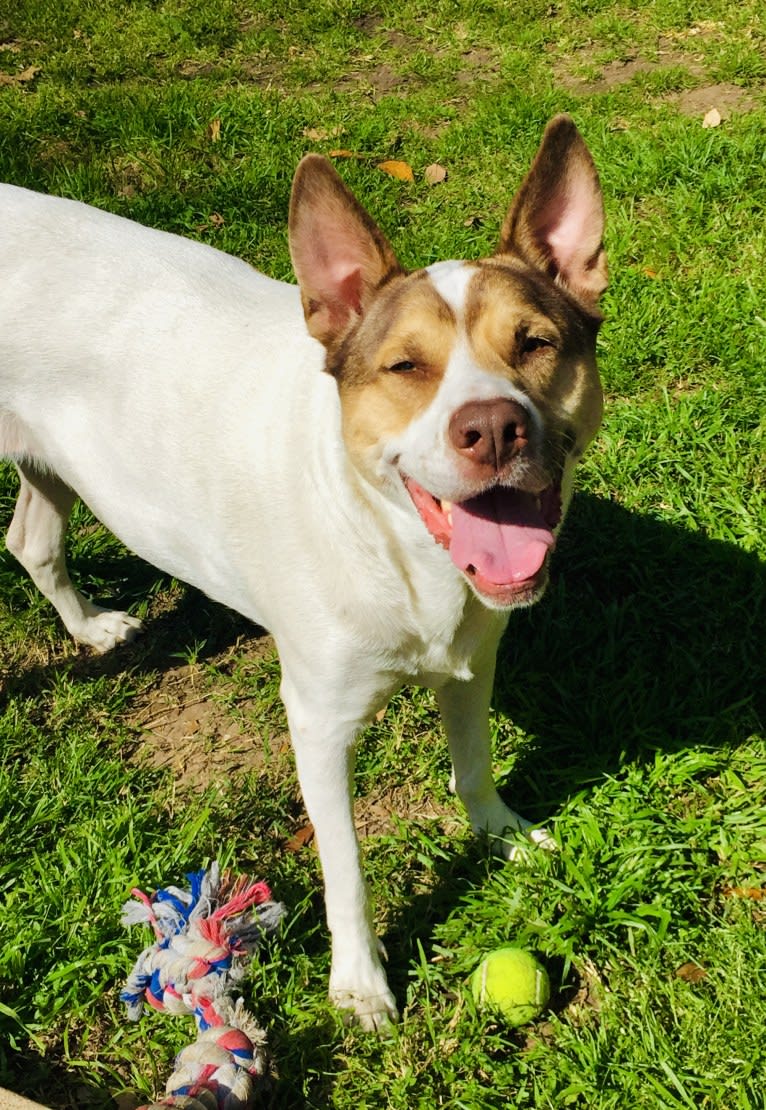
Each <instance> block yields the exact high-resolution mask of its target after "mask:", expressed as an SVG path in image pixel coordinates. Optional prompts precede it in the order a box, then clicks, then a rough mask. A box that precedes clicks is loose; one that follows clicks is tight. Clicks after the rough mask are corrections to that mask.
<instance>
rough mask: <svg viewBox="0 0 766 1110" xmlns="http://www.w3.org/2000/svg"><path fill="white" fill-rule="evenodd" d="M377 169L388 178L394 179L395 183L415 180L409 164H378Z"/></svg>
mask: <svg viewBox="0 0 766 1110" xmlns="http://www.w3.org/2000/svg"><path fill="white" fill-rule="evenodd" d="M378 169H379V170H382V171H383V173H387V174H388V175H389V177H395V178H396V179H397V181H414V180H415V174H414V173H413V172H412V166H411V165H410V164H409V162H397V161H389V162H378Z"/></svg>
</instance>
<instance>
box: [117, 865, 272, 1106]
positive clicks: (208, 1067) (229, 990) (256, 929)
mask: <svg viewBox="0 0 766 1110" xmlns="http://www.w3.org/2000/svg"><path fill="white" fill-rule="evenodd" d="M187 879H188V880H189V883H190V887H189V889H188V890H184V889H181V888H179V887H175V886H170V887H167V888H166V889H165V890H159V891H157V892H156V893H155V894H153V895H152V896H151V898H150V897H148V896H147V895H146V894H144V893H143V892H142V891H140V890H134V891H132V893H133V896H134V898H135V899H136V901H131V902H126V903H125V905H124V906H123V913H122V923H123V924H124V925H134V924H137V923H139V922H143V923H148V924H149V925H151V927H152V928H153V930H154V934H155V937H156V940H155V942H154V944H152V945H150V946H149V947H148V948H145V949H144V951H143V952H142V953H141V955H140V956H139V957H138V960H137V961H136V964H135V967H134V968H133V970H132V972H131V973H130V976H129V977H128V981H127V983H126V984H125V987H124V989H123V990H122V992H121V994H120V998H121V999H122V1001H123V1002H125V1004H126V1005H127V1008H128V1018H129V1019H130V1020H131V1021H137V1020H138V1019H139V1018H140V1016H141V1013H142V1011H143V1007H144V1003H145V1002H146V1003H148V1004H149V1005H150V1006H152V1007H153V1008H154V1009H155V1010H161V1011H165V1012H168V1013H175V1014H192V1015H193V1016H194V1019H195V1022H196V1024H197V1031H198V1035H197V1039H196V1041H195V1042H194V1043H193V1044H191V1045H188V1046H187V1047H186V1048H184V1049H183V1050H182V1051H181V1052H180V1053H179V1054H178V1056H177V1057H176V1063H175V1071H174V1072H173V1075H172V1076H171V1077H170V1079H169V1080H168V1083H167V1087H166V1091H167V1094H166V1097H165V1098H163V1099H162V1100H161V1101H160V1102H156V1103H153V1104H152V1107H150V1108H142V1110H154V1108H155V1107H156V1108H160V1107H167V1106H175V1107H179V1108H185V1110H246V1107H248V1106H250V1104H251V1102H252V1098H253V1094H254V1090H255V1086H256V1084H257V1083H259V1082H262V1081H263V1080H264V1079H266V1078H267V1076H268V1073H269V1060H268V1053H267V1049H266V1034H265V1033H264V1031H263V1030H262V1029H261V1028H260V1027H259V1026H258V1024H257V1022H256V1020H255V1018H254V1017H253V1016H252V1015H251V1014H249V1013H248V1011H247V1010H246V1009H245V1007H244V1004H243V1002H242V999H241V998H236V999H235V998H234V997H233V993H234V988H235V987H236V984H237V983H238V982H239V981H240V980H241V979H242V977H243V975H244V973H245V969H246V966H247V963H248V961H249V959H250V957H251V956H252V955H253V953H254V952H255V951H256V950H257V948H258V947H259V945H260V943H261V941H262V940H263V939H264V938H265V937H266V936H268V935H269V934H271V933H273V932H274V931H275V930H276V929H277V927H278V925H279V922H280V920H281V918H282V916H283V915H284V912H285V911H284V906H282V904H281V903H279V902H274V901H273V900H272V898H271V891H270V890H269V888H268V886H267V885H266V884H265V883H262V882H253V881H252V880H250V879H248V878H247V877H245V876H240V877H239V878H237V879H234V878H233V876H232V875H231V874H230V873H229V872H223V873H221V871H220V869H219V867H218V864H217V863H214V864H213V865H212V866H211V867H210V869H209V870H208V871H197V872H194V873H192V874H190V875H187Z"/></svg>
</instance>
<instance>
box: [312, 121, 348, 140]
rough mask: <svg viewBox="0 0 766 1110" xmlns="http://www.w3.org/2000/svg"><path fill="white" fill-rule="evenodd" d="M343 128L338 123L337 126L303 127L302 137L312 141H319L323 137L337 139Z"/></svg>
mask: <svg viewBox="0 0 766 1110" xmlns="http://www.w3.org/2000/svg"><path fill="white" fill-rule="evenodd" d="M343 130H344V129H343V128H342V127H341V126H340V124H338V126H337V127H304V129H303V137H304V138H305V139H311V141H312V142H314V143H320V142H322V140H323V139H337V138H338V136H339V135H342V134H343Z"/></svg>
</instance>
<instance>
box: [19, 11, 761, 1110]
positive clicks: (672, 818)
mask: <svg viewBox="0 0 766 1110" xmlns="http://www.w3.org/2000/svg"><path fill="white" fill-rule="evenodd" d="M762 14H763V13H762V5H761V4H760V3H759V2H757V0H742V2H741V3H739V4H737V5H734V6H733V5H731V4H724V3H723V0H712V2H710V3H707V4H702V3H699V2H698V0H687V2H685V3H683V4H682V3H680V2H679V0H654V2H652V3H647V4H641V5H638V4H627V3H626V4H619V3H615V2H613V0H560V2H559V3H557V4H554V5H551V4H549V3H548V0H545V2H542V0H524V2H523V3H520V4H514V5H509V4H503V3H500V2H498V0H487V2H483V3H481V2H480V3H475V4H468V3H463V2H462V0H437V2H436V4H435V5H434V6H431V7H428V8H426V7H425V6H424V5H420V4H417V3H415V2H414V0H399V2H398V3H396V4H394V3H390V2H389V0H378V2H374V0H365V2H362V0H360V2H347V3H341V2H340V0H317V2H316V3H315V4H313V5H311V6H308V5H303V4H300V3H297V2H295V0H283V2H282V3H281V4H277V3H275V2H274V0H260V2H259V3H257V4H256V3H254V2H253V0H250V2H248V0H216V2H215V3H213V2H212V0H196V2H192V0H165V2H162V0H131V2H130V3H125V2H124V0H122V2H120V3H118V2H117V0H98V2H96V0H60V2H54V0H23V2H21V3H19V4H9V3H8V0H6V3H5V4H0V178H1V179H3V180H8V181H12V182H14V183H16V184H20V185H26V186H29V187H31V188H34V189H38V190H42V191H46V192H51V193H55V194H59V195H63V196H70V197H75V198H78V199H81V200H86V201H89V202H91V203H94V204H96V205H99V206H101V207H104V208H108V209H110V210H111V211H114V212H117V213H119V214H121V215H125V216H129V217H131V218H133V219H135V220H138V221H140V222H142V223H145V224H148V225H151V226H154V227H160V228H164V229H167V230H171V231H175V232H179V233H181V234H184V235H189V236H192V237H195V238H198V239H201V240H203V241H205V242H208V243H211V244H213V245H214V246H217V247H220V248H222V249H225V250H228V251H230V252H232V253H235V254H237V255H239V256H241V257H243V258H245V259H246V260H247V261H249V262H251V263H253V264H255V265H257V266H258V267H259V268H261V269H263V270H265V271H266V272H268V273H270V274H272V275H273V276H275V277H280V278H290V276H291V269H290V262H289V255H288V251H287V240H286V230H285V229H286V216H287V203H288V196H289V188H290V181H291V177H292V173H293V170H294V168H295V165H296V164H297V162H298V160H299V158H300V156H301V155H302V154H303V153H305V152H306V151H308V150H318V151H320V152H323V153H326V154H330V156H331V157H332V158H333V160H334V162H335V164H336V166H337V168H338V169H339V171H340V172H341V173H342V175H343V177H344V178H345V179H346V180H347V181H348V182H349V183H350V185H351V186H352V187H353V189H354V190H355V192H356V193H357V195H358V196H359V197H360V198H361V199H362V201H363V203H364V204H365V205H366V206H367V207H368V208H369V209H370V211H371V212H372V213H373V214H374V215H375V216H376V218H377V219H379V221H380V223H381V225H382V226H383V227H384V228H385V230H386V231H387V233H388V234H389V236H390V238H391V240H392V242H393V245H394V247H395V248H396V250H397V252H398V253H399V255H400V257H401V259H402V261H403V262H404V263H405V264H406V265H409V266H413V267H414V266H420V265H424V264H427V263H429V262H432V261H434V260H436V259H439V258H449V257H479V256H481V255H482V254H485V253H487V252H489V251H491V250H492V248H493V246H494V243H495V241H496V238H497V234H498V229H499V226H500V223H501V221H502V217H503V214H504V211H505V208H506V206H507V203H508V201H509V200H510V198H511V196H512V195H513V192H514V189H515V188H516V186H517V185H518V183H519V181H520V179H521V177H522V175H523V173H524V170H525V168H526V166H527V165H528V163H529V161H530V159H531V157H532V154H533V152H534V150H535V148H536V146H537V143H538V141H539V138H540V135H541V134H542V130H543V127H544V125H545V122H546V120H547V119H548V118H550V117H551V116H552V115H553V114H555V113H556V112H558V111H562V110H563V111H569V112H571V113H572V114H573V116H574V117H575V119H576V122H577V124H578V126H579V127H580V129H581V130H582V132H583V134H584V136H585V138H586V140H587V142H588V144H589V146H590V148H591V150H592V152H593V155H594V158H595V161H596V163H597V165H598V167H599V171H600V174H601V180H602V185H603V188H604V193H605V200H606V208H607V218H608V232H607V249H608V253H609V258H610V270H611V286H610V289H609V291H608V293H607V295H606V298H605V311H606V317H607V318H606V323H605V325H604V327H603V329H602V332H601V335H600V338H599V352H600V365H601V370H602V375H603V379H604V384H605V390H606V397H607V406H606V414H605V419H604V425H603V428H602V431H601V432H600V434H599V436H598V438H597V440H596V442H595V444H594V445H593V447H592V448H591V449H590V452H589V454H588V455H587V457H586V459H585V460H584V461H583V463H582V465H581V468H580V479H579V492H578V494H577V496H576V499H575V501H574V504H573V508H572V510H571V513H570V517H569V519H568V521H567V525H566V528H565V531H564V534H563V536H562V539H561V542H560V544H559V546H558V549H557V553H556V557H555V565H554V575H553V581H552V585H551V588H550V590H549V592H548V594H547V596H546V598H545V599H544V601H543V602H542V603H541V604H540V605H538V606H537V607H536V609H534V610H530V611H526V612H523V613H520V614H518V615H515V616H514V617H513V619H512V621H511V624H510V627H509V631H508V634H507V637H506V639H505V641H504V643H503V646H502V649H501V657H500V666H499V671H498V679H497V687H496V693H495V700H494V717H493V731H494V740H495V748H494V754H495V764H496V768H497V774H498V776H499V779H500V781H501V783H502V788H503V793H504V794H505V796H506V797H507V798H508V800H509V802H510V803H511V804H512V805H515V807H516V808H518V809H519V810H520V811H521V812H523V813H525V814H526V815H528V816H531V817H532V818H534V819H536V820H545V821H546V822H547V823H548V825H549V827H550V828H551V829H552V830H553V832H554V834H555V837H556V839H557V841H558V843H559V844H560V845H561V850H560V851H559V852H557V853H555V854H546V853H542V852H538V853H532V854H531V855H530V856H529V858H528V859H527V860H526V861H525V862H523V863H521V864H519V865H517V866H510V865H503V864H501V863H500V862H498V861H496V860H494V859H492V858H490V857H489V856H488V854H487V852H486V849H485V847H484V846H483V845H482V844H480V843H477V842H476V841H475V840H474V839H473V838H472V836H471V834H470V830H469V829H468V827H467V823H466V821H465V819H464V817H463V814H462V812H461V811H460V810H459V808H458V806H457V803H456V802H455V801H454V800H453V799H452V797H451V796H450V794H449V792H448V789H447V779H448V775H449V759H448V756H447V752H446V748H445V745H444V744H443V741H442V738H441V735H440V729H439V723H438V718H437V713H436V709H435V704H434V702H433V699H432V698H431V696H430V695H429V694H426V693H424V692H422V691H417V690H407V691H405V692H404V693H402V694H401V695H399V696H397V697H396V698H395V699H394V701H393V702H392V703H391V704H390V706H389V707H388V709H387V711H386V714H385V716H384V717H383V718H382V719H381V720H379V721H377V722H376V723H375V724H374V726H373V727H372V728H371V729H370V730H369V732H368V733H367V734H366V735H365V737H364V738H363V741H362V743H361V746H360V753H359V769H358V775H357V797H358V824H359V828H360V832H361V833H362V835H363V837H364V839H363V850H364V855H365V860H366V870H367V874H368V877H369V879H370V883H371V886H372V890H373V894H374V897H375V905H376V912H377V916H378V926H379V931H380V933H381V935H382V936H383V938H384V941H385V944H386V948H387V950H388V955H389V974H390V979H391V983H392V987H393V989H394V992H395V993H396V995H397V998H398V1001H399V1004H400V1009H401V1010H402V1014H403V1016H402V1021H401V1024H400V1025H399V1026H398V1028H397V1030H396V1033H395V1035H394V1036H393V1037H392V1038H391V1039H390V1040H387V1041H378V1040H376V1039H375V1038H372V1037H370V1036H368V1035H365V1034H362V1033H360V1032H356V1031H354V1030H349V1029H346V1028H344V1026H343V1024H342V1022H341V1020H340V1018H339V1017H338V1015H337V1014H336V1013H335V1012H334V1011H333V1010H332V1009H331V1007H330V1006H329V1004H328V1003H327V1001H326V981H327V974H328V965H329V947H328V937H327V933H326V928H325V925H324V920H323V913H322V900H321V887H320V875H319V867H318V861H317V856H316V852H315V850H314V847H313V845H312V843H311V838H310V835H309V834H310V830H308V829H307V827H306V817H305V813H304V810H303V808H302V803H301V799H300V794H299V791H298V787H297V781H296V777H295V772H294V766H293V762H292V756H291V753H290V748H289V742H288V739H287V735H286V726H285V722H284V717H283V714H282V710H281V706H280V703H279V698H278V684H279V669H278V663H277V661H276V658H275V654H274V651H273V647H272V644H271V642H270V640H269V638H268V636H266V635H265V634H263V633H261V631H260V630H258V629H254V628H253V627H252V626H249V625H248V624H247V622H245V621H244V620H243V619H241V618H239V617H237V616H236V615H235V614H232V613H230V612H228V611H226V610H223V609H221V608H220V607H218V606H216V605H214V604H213V603H212V602H209V601H207V600H206V599H205V598H203V597H201V596H200V595H198V594H195V593H194V592H193V591H190V590H187V589H186V588H185V587H184V586H183V585H182V584H180V583H177V582H174V581H171V580H169V579H167V578H164V577H163V576H161V575H160V574H159V573H158V572H156V571H154V570H153V569H152V568H150V567H147V566H146V565H145V564H143V563H141V562H140V561H139V560H138V559H136V558H134V557H133V556H132V555H131V554H130V553H129V552H127V551H125V550H124V549H123V548H121V547H120V546H119V545H118V544H117V543H116V541H114V540H113V538H112V537H111V536H109V535H108V534H107V533H106V532H105V531H104V530H103V529H102V528H101V527H100V526H99V525H97V524H96V523H95V522H94V521H93V519H92V518H91V517H90V516H89V514H88V513H87V511H86V510H85V509H84V508H81V509H78V511H77V513H76V516H75V519H74V522H73V527H72V530H71V535H70V560H71V565H72V570H73V574H74V576H75V577H76V579H77V581H78V583H79V584H80V585H81V587H82V588H83V589H84V590H85V591H86V592H87V593H89V594H91V595H95V596H96V597H98V598H104V597H106V598H112V599H114V600H117V601H118V602H119V604H120V605H121V606H122V607H124V606H129V607H130V608H131V610H132V611H134V612H135V613H137V614H138V615H139V616H142V617H143V618H145V619H146V622H147V632H146V635H145V636H144V637H143V638H142V639H141V641H140V642H138V643H137V644H136V645H134V646H131V647H129V648H126V649H124V650H121V651H119V652H117V653H114V654H112V655H111V656H106V657H98V656H95V655H93V654H92V653H90V652H89V651H87V650H85V649H80V648H78V647H77V646H76V645H74V644H72V643H71V642H69V641H67V639H66V638H65V636H64V634H63V631H62V628H61V626H60V624H59V622H58V620H57V618H56V617H55V615H54V613H53V611H52V609H51V608H50V606H48V605H47V604H46V603H45V602H44V601H42V600H41V599H40V598H39V597H38V596H37V594H36V593H35V591H34V589H33V588H32V586H31V584H30V583H29V582H28V580H27V578H26V576H25V574H24V573H23V572H22V570H21V569H20V567H19V566H18V565H17V564H16V563H15V561H14V560H13V559H12V557H11V556H10V555H9V554H8V553H7V552H5V550H4V549H3V550H2V551H0V845H2V847H0V1086H5V1087H7V1088H10V1089H12V1090H14V1091H17V1092H19V1093H22V1094H25V1095H27V1096H28V1097H30V1098H35V1099H38V1100H40V1101H41V1102H43V1103H45V1104H46V1105H48V1106H51V1107H56V1108H59V1107H61V1108H63V1107H80V1106H91V1107H93V1108H100V1107H110V1106H111V1107H114V1105H115V1102H116V1104H117V1106H118V1108H119V1110H132V1108H133V1107H135V1106H136V1105H137V1104H138V1103H139V1102H140V1101H146V1100H150V1099H151V1098H152V1097H153V1096H155V1095H157V1094H159V1092H160V1091H161V1090H162V1088H163V1086H164V1081H165V1079H166V1078H167V1076H168V1075H169V1074H170V1071H171V1070H172V1060H173V1056H174V1053H175V1052H177V1051H178V1049H179V1048H180V1047H182V1046H183V1045H184V1044H185V1043H187V1042H188V1041H189V1040H190V1039H191V1029H190V1024H187V1023H186V1022H184V1021H183V1020H180V1019H178V1020H176V1019H171V1018H169V1017H166V1016H164V1015H157V1014H154V1013H152V1014H150V1015H148V1016H145V1017H144V1018H143V1019H142V1021H141V1023H140V1024H138V1025H129V1024H127V1023H126V1021H125V1018H124V1014H123V1012H122V1008H121V1005H120V1003H119V999H118V994H119V989H120V987H121V985H122V982H123V981H124V979H125V977H126V975H127V974H128V972H129V970H130V968H131V966H132V964H133V962H134V960H135V957H136V955H137V954H138V952H139V950H140V949H141V948H142V947H143V945H144V944H145V943H147V942H148V938H146V937H142V936H141V935H139V932H138V930H133V931H132V932H130V933H126V932H125V931H124V930H123V929H122V927H121V926H120V921H119V919H120V907H121V904H122V902H123V901H124V900H125V899H126V898H127V897H128V894H129V891H130V889H131V887H133V886H134V885H139V886H140V887H141V888H142V889H154V888H156V887H158V886H164V885H167V883H169V882H177V881H179V880H181V879H182V877H183V874H184V873H185V872H186V871H190V870H193V869H197V868H198V867H201V866H204V865H205V864H206V863H207V862H209V861H210V860H212V859H214V858H219V859H221V860H222V862H224V863H225V864H229V865H231V866H232V867H234V868H236V869H237V870H240V871H245V872H248V873H251V874H253V875H255V876H256V877H258V878H264V879H266V880H267V881H268V882H269V883H270V885H271V886H272V888H273V890H274V894H275V896H276V897H277V898H279V899H280V900H281V901H283V902H284V903H285V905H286V907H287V917H286V923H285V926H284V929H283V931H282V933H281V935H280V936H279V937H278V938H277V939H275V940H274V941H273V942H272V943H271V944H270V945H269V946H268V948H267V949H266V950H265V951H264V952H263V953H262V955H261V958H260V959H259V961H258V962H257V963H256V964H255V965H254V966H253V969H252V971H251V973H250V975H249V977H248V979H247V980H246V983H245V986H244V991H245V994H246V998H247V1001H248V1005H249V1006H250V1008H251V1009H252V1010H253V1012H254V1013H255V1014H256V1015H257V1017H258V1020H259V1022H260V1023H261V1024H262V1025H263V1026H264V1027H265V1028H266V1029H267V1031H268V1035H269V1041H270V1045H271V1050H272V1053H273V1058H274V1070H275V1078H274V1081H273V1084H272V1086H271V1088H270V1090H269V1091H268V1092H264V1094H263V1095H262V1096H261V1100H260V1103H259V1105H263V1106H268V1107H275V1108H285V1110H297V1108H306V1110H309V1108H315V1107H316V1108H317V1110H319V1108H322V1110H325V1108H328V1107H332V1108H334V1110H348V1108H351V1107H354V1108H360V1107H364V1108H369V1110H380V1108H384V1107H386V1108H388V1107H391V1108H400V1107H401V1108H402V1110H403V1108H405V1107H406V1108H408V1110H411V1108H417V1110H435V1108H437V1107H445V1108H447V1107H448V1108H454V1110H458V1108H461V1110H484V1108H487V1110H489V1108H498V1110H499V1108H500V1107H514V1108H519V1110H522V1108H525V1110H526V1108H529V1110H532V1108H534V1110H561V1108H564V1107H582V1108H586V1107H587V1108H588V1110H638V1108H647V1110H648V1108H651V1110H657V1108H662V1110H665V1108H668V1110H681V1108H692V1107H693V1108H699V1107H704V1108H706V1110H707V1108H709V1110H756V1108H762V1107H764V1106H765V1105H766V1096H765V1095H764V1090H763V1089H764V1083H763V1076H764V1074H765V1073H766V1041H765V1040H764V1036H763V1030H764V1027H766V929H765V928H764V927H765V926H766V805H765V803H766V462H765V461H764V460H765V459H766V276H765V270H766V267H764V258H766V145H765V144H764V134H766V131H765V128H766V30H765V29H764V24H763V19H762ZM386 160H398V161H403V162H406V163H408V164H409V165H410V166H411V167H412V170H413V178H414V180H412V181H401V180H398V179H396V178H394V177H392V176H390V175H389V174H387V173H385V172H383V171H381V170H380V169H379V168H378V167H379V164H380V163H381V162H384V161H386ZM434 164H435V165H438V166H440V167H443V169H444V170H446V179H445V180H442V181H439V182H437V183H435V184H432V183H430V181H429V179H428V177H427V176H426V173H425V171H426V169H427V167H429V166H431V165H434ZM1 351H2V337H0V352H1ZM1 357H2V356H1V354H0V358H1ZM210 465H211V466H213V465H214V460H211V461H210ZM14 496H15V477H14V472H13V469H12V467H10V466H5V465H2V469H0V526H2V528H3V529H4V528H5V526H6V524H7V522H8V521H9V520H10V517H11V514H12V511H13V502H14ZM509 940H510V941H518V942H520V943H523V944H526V945H528V946H529V947H530V948H533V949H535V950H536V951H537V953H538V954H539V956H540V958H541V959H542V960H543V961H544V962H545V964H546V967H547V968H548V971H549V973H550V976H551V980H552V982H553V986H554V993H553V998H552V1002H551V1007H550V1009H549V1010H548V1011H547V1012H546V1013H544V1014H543V1015H542V1016H541V1018H540V1020H539V1021H537V1022H534V1023H531V1024H530V1025H528V1026H526V1027H524V1028H522V1029H518V1030H511V1029H508V1028H505V1027H504V1026H503V1024H502V1023H500V1022H497V1021H495V1020H493V1019H492V1018H487V1017H486V1015H481V1014H477V1013H476V1010H475V1007H474V1005H473V1003H472V1001H471V998H470V992H469V991H467V989H466V985H467V982H468V979H469V976H470V973H471V971H472V969H473V968H474V967H475V965H476V963H477V962H478V960H479V959H480V957H481V955H482V954H483V953H484V952H486V951H488V950H490V949H492V948H493V947H496V946H498V945H500V944H502V943H505V942H508V941H509Z"/></svg>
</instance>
